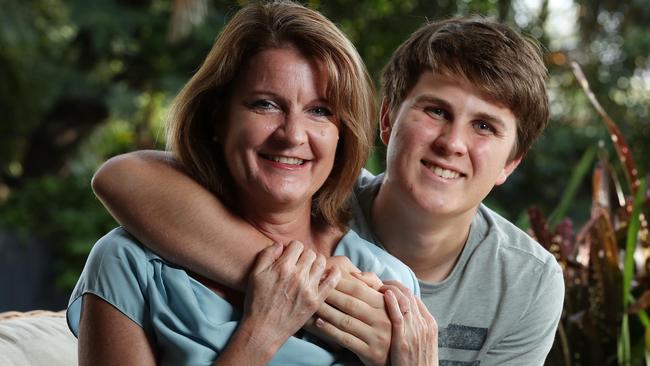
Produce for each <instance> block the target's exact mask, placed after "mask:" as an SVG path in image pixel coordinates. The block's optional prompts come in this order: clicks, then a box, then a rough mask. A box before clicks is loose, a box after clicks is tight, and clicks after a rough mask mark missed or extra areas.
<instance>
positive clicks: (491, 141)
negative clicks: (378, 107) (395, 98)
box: [381, 71, 521, 217]
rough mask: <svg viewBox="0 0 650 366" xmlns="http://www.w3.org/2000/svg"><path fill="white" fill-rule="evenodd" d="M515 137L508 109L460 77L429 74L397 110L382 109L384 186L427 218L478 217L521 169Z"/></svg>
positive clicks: (426, 73) (421, 79)
mask: <svg viewBox="0 0 650 366" xmlns="http://www.w3.org/2000/svg"><path fill="white" fill-rule="evenodd" d="M391 122H392V123H391ZM516 138H517V123H516V119H515V116H514V115H513V114H512V112H511V111H510V109H508V108H506V107H503V106H501V105H499V104H495V103H493V102H491V101H488V100H486V99H484V98H483V97H482V96H480V95H479V93H478V91H477V90H476V89H475V88H474V87H473V86H472V85H471V84H469V83H468V82H467V81H464V80H463V79H462V78H460V77H458V78H449V77H443V76H439V75H434V74H433V73H432V72H431V71H425V72H423V73H422V75H420V78H419V80H418V82H417V83H416V85H415V86H414V87H413V89H412V90H411V91H410V92H409V94H408V95H407V96H406V98H405V99H404V101H403V102H402V104H400V106H399V109H398V110H397V111H395V112H394V113H391V111H389V110H388V106H387V105H386V104H384V105H382V114H381V139H382V141H383V142H384V143H385V144H387V145H388V150H387V156H386V160H387V162H386V165H387V168H386V176H385V181H384V184H390V185H391V188H393V189H397V191H398V192H399V193H400V195H401V197H403V198H402V199H406V200H409V201H411V204H414V205H415V207H419V208H420V209H421V210H423V211H425V212H426V213H429V214H435V215H442V216H447V217H455V216H458V215H468V217H469V215H472V216H473V215H474V213H475V210H476V208H477V206H478V205H479V203H480V202H481V201H482V200H483V199H484V198H485V196H487V194H488V193H489V192H490V190H491V189H492V187H494V186H495V185H499V184H502V183H503V182H505V181H506V179H507V178H508V176H509V175H510V173H512V171H513V170H514V169H515V168H516V167H517V165H518V164H519V162H520V160H521V158H518V159H515V160H513V161H508V158H509V157H510V153H511V151H512V149H513V146H514V144H515V140H516ZM391 190H392V189H391Z"/></svg>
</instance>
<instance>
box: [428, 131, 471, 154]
mask: <svg viewBox="0 0 650 366" xmlns="http://www.w3.org/2000/svg"><path fill="white" fill-rule="evenodd" d="M434 147H435V148H436V150H437V151H439V152H440V153H442V154H444V155H458V156H462V155H464V154H466V153H467V143H466V141H465V134H464V133H463V129H462V128H461V126H459V125H458V124H455V123H448V124H446V125H445V126H444V127H443V128H442V129H441V131H440V135H438V137H437V138H436V139H435V141H434Z"/></svg>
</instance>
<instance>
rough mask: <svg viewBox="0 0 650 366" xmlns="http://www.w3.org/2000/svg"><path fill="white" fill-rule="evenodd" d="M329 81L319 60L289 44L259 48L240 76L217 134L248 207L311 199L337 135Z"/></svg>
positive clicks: (293, 205) (291, 205)
mask: <svg viewBox="0 0 650 366" xmlns="http://www.w3.org/2000/svg"><path fill="white" fill-rule="evenodd" d="M326 87H327V76H326V74H325V72H324V71H323V69H322V68H321V67H320V65H319V64H318V63H317V62H314V61H312V60H309V59H306V58H305V57H303V56H302V55H301V54H300V52H299V51H297V50H296V49H294V48H291V47H287V48H274V49H267V50H264V51H262V52H260V53H258V54H256V55H255V56H254V57H253V58H252V59H251V60H250V61H249V63H248V65H246V66H245V68H244V70H243V72H242V73H241V74H240V76H239V77H238V78H237V79H236V81H235V85H234V90H233V94H232V97H231V99H230V104H229V110H228V112H229V113H228V120H227V124H226V126H225V129H224V130H223V132H222V133H221V135H220V136H221V141H222V143H223V145H224V155H225V158H226V162H227V164H228V168H229V169H230V173H231V174H232V177H233V178H234V181H235V183H236V186H237V188H236V189H237V195H238V197H237V198H238V199H239V200H240V201H241V203H242V206H243V208H244V211H250V209H254V210H264V209H277V208H280V209H281V210H287V209H293V208H298V207H303V208H304V207H311V206H310V205H311V198H312V196H313V195H314V193H316V192H317V191H318V189H319V188H320V187H321V186H322V185H323V183H324V182H325V180H326V179H327V177H328V176H329V174H330V171H331V170H332V166H333V164H334V157H335V154H336V145H337V142H338V132H339V131H338V120H337V117H336V113H335V111H334V110H333V109H332V108H333V107H332V106H331V105H330V103H329V102H328V100H327V98H326V93H325V91H326Z"/></svg>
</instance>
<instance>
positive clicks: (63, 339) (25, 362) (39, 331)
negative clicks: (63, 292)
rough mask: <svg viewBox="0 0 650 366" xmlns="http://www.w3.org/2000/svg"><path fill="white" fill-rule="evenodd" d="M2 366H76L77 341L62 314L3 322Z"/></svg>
mask: <svg viewBox="0 0 650 366" xmlns="http://www.w3.org/2000/svg"><path fill="white" fill-rule="evenodd" d="M0 365H3V366H32V365H34V366H36V365H39V366H41V365H46V366H70V365H72V366H76V365H77V338H75V336H74V335H72V333H71V332H70V330H69V329H68V325H67V324H66V321H65V317H64V316H63V314H62V313H58V314H56V313H50V314H49V315H45V316H18V317H12V318H9V319H7V320H0Z"/></svg>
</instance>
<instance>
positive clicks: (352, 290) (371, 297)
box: [336, 275, 384, 309]
mask: <svg viewBox="0 0 650 366" xmlns="http://www.w3.org/2000/svg"><path fill="white" fill-rule="evenodd" d="M336 289H337V290H339V291H341V292H343V293H346V294H348V295H350V296H353V297H356V298H358V299H360V300H361V301H363V302H365V303H367V304H369V305H370V306H372V307H374V308H377V309H379V308H383V307H384V297H383V296H382V294H381V293H379V292H378V291H377V290H374V289H372V288H370V287H368V285H366V283H365V282H363V281H361V280H359V279H357V278H355V277H353V276H351V275H344V276H342V277H341V281H340V282H339V284H338V285H337V286H336Z"/></svg>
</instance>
